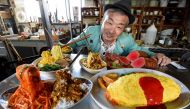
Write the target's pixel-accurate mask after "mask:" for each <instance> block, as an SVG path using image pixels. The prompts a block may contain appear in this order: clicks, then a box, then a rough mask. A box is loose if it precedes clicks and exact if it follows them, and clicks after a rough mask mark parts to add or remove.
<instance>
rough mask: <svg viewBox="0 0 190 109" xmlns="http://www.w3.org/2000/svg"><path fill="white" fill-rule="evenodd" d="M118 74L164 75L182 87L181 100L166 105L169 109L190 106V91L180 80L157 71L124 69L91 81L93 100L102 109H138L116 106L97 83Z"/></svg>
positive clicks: (103, 73) (97, 75) (103, 72)
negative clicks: (148, 73)
mask: <svg viewBox="0 0 190 109" xmlns="http://www.w3.org/2000/svg"><path fill="white" fill-rule="evenodd" d="M113 72H115V73H118V74H127V73H132V72H150V73H153V74H156V75H162V76H165V77H168V78H171V79H173V80H174V81H175V82H176V83H178V84H179V85H180V87H181V91H182V92H181V94H180V96H179V98H178V99H177V100H175V101H173V102H170V103H165V106H166V107H167V109H184V108H185V107H187V106H189V105H190V91H189V89H188V88H187V87H186V86H185V85H184V84H183V83H182V82H180V81H179V80H177V79H176V78H174V77H172V76H170V75H168V74H166V73H163V72H160V71H156V70H151V69H143V68H124V69H114V70H107V71H102V72H100V73H98V74H96V75H94V76H93V77H92V78H91V80H92V82H93V88H92V91H91V96H92V98H93V100H94V101H95V102H96V103H97V104H98V105H99V106H100V107H101V108H102V109H136V108H126V107H121V106H114V105H112V104H111V103H109V101H107V99H106V98H105V96H104V92H105V91H104V90H103V89H101V88H100V87H99V85H98V83H97V78H98V77H99V76H103V75H105V74H108V73H113Z"/></svg>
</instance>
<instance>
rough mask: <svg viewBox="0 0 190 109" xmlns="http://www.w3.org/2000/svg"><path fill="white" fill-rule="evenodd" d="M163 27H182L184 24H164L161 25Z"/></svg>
mask: <svg viewBox="0 0 190 109" xmlns="http://www.w3.org/2000/svg"><path fill="white" fill-rule="evenodd" d="M163 26H164V27H182V26H184V25H182V24H181V25H179V24H178V25H176V24H165V25H163Z"/></svg>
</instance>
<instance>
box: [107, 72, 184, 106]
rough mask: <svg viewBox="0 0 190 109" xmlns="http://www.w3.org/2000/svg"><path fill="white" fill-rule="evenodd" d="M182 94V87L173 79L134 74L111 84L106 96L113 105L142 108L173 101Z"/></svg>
mask: <svg viewBox="0 0 190 109" xmlns="http://www.w3.org/2000/svg"><path fill="white" fill-rule="evenodd" d="M180 93H181V89H180V86H179V85H178V84H177V83H176V82H175V81H174V80H173V79H171V78H168V77H165V76H159V75H155V74H151V73H133V74H130V75H126V76H122V77H120V78H119V79H118V80H116V81H115V82H113V83H111V84H110V85H109V86H108V87H107V89H106V94H105V95H106V98H107V99H108V100H109V101H110V102H111V103H112V104H117V105H120V106H126V107H140V106H152V105H160V104H163V103H166V102H170V101H173V100H175V99H177V98H178V97H179V95H180Z"/></svg>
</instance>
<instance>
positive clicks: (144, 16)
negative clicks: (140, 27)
mask: <svg viewBox="0 0 190 109" xmlns="http://www.w3.org/2000/svg"><path fill="white" fill-rule="evenodd" d="M143 17H163V15H144V16H143Z"/></svg>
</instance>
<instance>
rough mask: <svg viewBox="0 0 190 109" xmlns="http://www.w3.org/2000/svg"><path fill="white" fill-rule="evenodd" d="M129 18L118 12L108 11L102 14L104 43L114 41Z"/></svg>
mask: <svg viewBox="0 0 190 109" xmlns="http://www.w3.org/2000/svg"><path fill="white" fill-rule="evenodd" d="M128 22H129V18H128V16H126V15H121V14H120V13H118V12H109V13H108V14H107V15H105V16H104V19H103V22H102V28H101V32H102V39H103V41H104V43H106V44H112V43H113V42H115V41H116V39H117V38H118V37H119V35H120V34H121V33H122V32H123V30H124V29H125V26H126V24H128Z"/></svg>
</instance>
